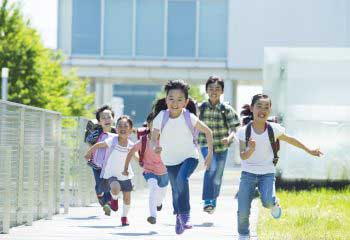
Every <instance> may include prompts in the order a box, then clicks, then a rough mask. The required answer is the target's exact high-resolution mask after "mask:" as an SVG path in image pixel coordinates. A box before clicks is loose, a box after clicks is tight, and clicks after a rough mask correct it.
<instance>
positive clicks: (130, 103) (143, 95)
mask: <svg viewBox="0 0 350 240" xmlns="http://www.w3.org/2000/svg"><path fill="white" fill-rule="evenodd" d="M160 91H162V86H159V85H129V84H114V85H113V96H114V97H121V98H123V100H124V114H127V115H129V116H130V117H131V118H132V119H133V121H134V124H135V126H140V125H141V124H142V123H143V122H144V121H145V120H146V117H147V115H148V114H149V113H150V112H151V111H152V104H153V101H154V100H155V99H156V95H157V93H159V92H160ZM140 103H142V104H140Z"/></svg>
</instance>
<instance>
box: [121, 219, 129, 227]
mask: <svg viewBox="0 0 350 240" xmlns="http://www.w3.org/2000/svg"><path fill="white" fill-rule="evenodd" d="M120 220H121V222H122V226H129V225H130V224H129V221H128V218H127V217H122V218H121V219H120Z"/></svg>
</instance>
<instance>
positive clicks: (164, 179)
mask: <svg viewBox="0 0 350 240" xmlns="http://www.w3.org/2000/svg"><path fill="white" fill-rule="evenodd" d="M143 177H144V178H145V180H146V182H147V180H148V179H150V178H154V179H156V180H157V184H158V187H161V188H162V187H166V186H168V184H169V176H168V174H167V173H165V174H162V175H157V174H154V173H151V172H150V173H143Z"/></svg>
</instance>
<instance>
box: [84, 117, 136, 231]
mask: <svg viewBox="0 0 350 240" xmlns="http://www.w3.org/2000/svg"><path fill="white" fill-rule="evenodd" d="M132 127H133V122H132V120H131V119H130V118H129V117H128V116H126V115H123V116H121V117H120V118H119V119H118V120H117V132H118V134H112V133H110V134H109V137H108V138H107V139H106V140H105V141H103V142H99V143H96V144H95V145H93V146H92V147H91V148H90V149H89V150H88V152H87V154H86V157H89V156H90V155H91V153H92V152H94V151H95V150H96V149H98V148H107V150H106V154H105V156H106V157H105V158H106V160H105V161H104V162H103V164H102V171H101V178H103V181H102V182H101V184H100V186H99V188H100V189H101V190H102V191H104V192H105V191H110V193H111V196H112V201H113V200H114V201H116V200H117V199H118V194H119V192H120V191H122V192H123V213H122V217H121V222H122V226H127V225H129V221H128V218H127V214H128V212H129V209H130V198H131V195H130V193H131V191H132V183H131V178H132V177H133V176H134V174H133V171H132V168H131V166H129V175H128V176H124V175H123V174H122V172H123V170H124V164H125V159H126V156H127V155H128V152H129V150H130V149H131V148H132V147H133V142H132V141H130V140H129V135H130V134H131V132H132Z"/></svg>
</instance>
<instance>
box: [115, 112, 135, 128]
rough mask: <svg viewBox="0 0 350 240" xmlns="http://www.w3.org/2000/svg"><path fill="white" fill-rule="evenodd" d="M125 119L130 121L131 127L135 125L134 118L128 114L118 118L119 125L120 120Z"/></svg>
mask: <svg viewBox="0 0 350 240" xmlns="http://www.w3.org/2000/svg"><path fill="white" fill-rule="evenodd" d="M123 119H126V120H127V121H128V123H129V125H130V128H132V127H133V121H132V119H131V118H130V117H129V116H128V115H121V116H120V117H119V118H118V120H117V125H118V123H119V121H120V120H123Z"/></svg>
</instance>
